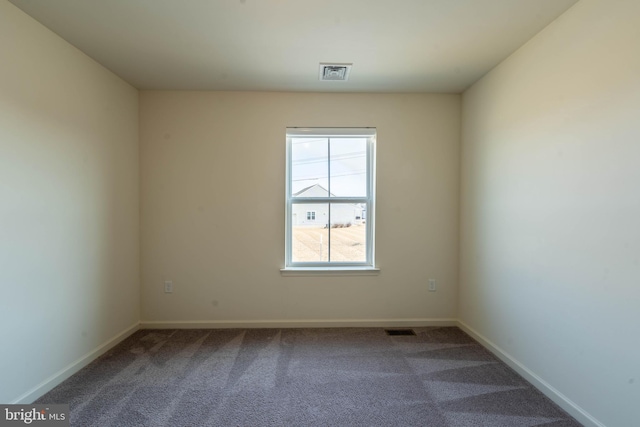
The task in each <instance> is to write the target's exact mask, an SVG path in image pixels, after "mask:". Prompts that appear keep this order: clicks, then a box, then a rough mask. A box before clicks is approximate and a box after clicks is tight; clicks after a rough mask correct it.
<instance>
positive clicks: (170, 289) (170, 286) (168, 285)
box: [164, 280, 173, 294]
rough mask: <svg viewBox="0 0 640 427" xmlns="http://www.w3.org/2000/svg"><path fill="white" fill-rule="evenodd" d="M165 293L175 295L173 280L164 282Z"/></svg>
mask: <svg viewBox="0 0 640 427" xmlns="http://www.w3.org/2000/svg"><path fill="white" fill-rule="evenodd" d="M164 293H165V294H171V293H173V282H172V281H171V280H165V281H164Z"/></svg>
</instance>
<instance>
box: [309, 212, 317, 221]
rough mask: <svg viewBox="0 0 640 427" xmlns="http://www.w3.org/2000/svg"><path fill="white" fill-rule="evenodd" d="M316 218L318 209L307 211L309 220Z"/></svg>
mask: <svg viewBox="0 0 640 427" xmlns="http://www.w3.org/2000/svg"><path fill="white" fill-rule="evenodd" d="M315 220H316V211H307V221H315Z"/></svg>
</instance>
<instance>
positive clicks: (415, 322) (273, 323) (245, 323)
mask: <svg viewBox="0 0 640 427" xmlns="http://www.w3.org/2000/svg"><path fill="white" fill-rule="evenodd" d="M457 324H458V323H457V320H456V319H336V320H324V319H318V320H193V321H185V320H176V321H142V322H140V328H141V329H227V328H355V327H357V328H377V327H380V328H385V327H390V328H393V327H420V326H457Z"/></svg>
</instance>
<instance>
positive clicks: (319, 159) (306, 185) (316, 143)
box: [291, 138, 329, 197]
mask: <svg viewBox="0 0 640 427" xmlns="http://www.w3.org/2000/svg"><path fill="white" fill-rule="evenodd" d="M328 155H329V139H328V138H292V140H291V195H292V197H328V196H329V190H328V188H329V179H328V173H329V170H328V165H329V164H328V162H329V159H328Z"/></svg>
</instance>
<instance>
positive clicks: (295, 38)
mask: <svg viewBox="0 0 640 427" xmlns="http://www.w3.org/2000/svg"><path fill="white" fill-rule="evenodd" d="M10 1H11V2H12V3H13V4H15V5H16V6H18V7H19V8H21V9H22V10H24V11H25V12H26V13H28V14H29V15H31V16H32V17H34V18H35V19H36V20H38V21H40V22H41V23H42V24H44V25H45V26H47V27H48V28H50V29H51V30H53V31H54V32H55V33H57V34H59V35H60V36H61V37H62V38H64V39H65V40H67V41H68V42H69V43H71V44H73V45H74V46H76V47H78V48H79V49H80V50H82V51H83V52H85V53H86V54H87V55H89V56H90V57H92V58H94V59H95V60H96V61H98V62H99V63H101V64H103V65H104V66H105V67H107V68H109V69H110V70H112V71H113V72H114V73H116V74H117V75H119V76H120V77H122V78H123V79H124V80H126V81H128V82H129V83H131V84H132V85H133V86H135V87H137V88H139V89H188V90H274V91H320V92H460V91H463V90H464V89H466V88H467V87H469V86H470V85H471V84H472V83H473V82H475V81H476V80H477V79H479V78H480V77H481V76H482V75H484V74H485V73H486V72H488V71H489V70H491V68H493V67H494V66H496V65H497V64H498V63H500V62H501V61H502V60H503V59H505V58H506V57H507V56H509V54H511V53H512V52H513V51H515V50H516V49H517V48H518V47H520V46H522V45H523V44H524V43H526V42H527V40H529V39H531V37H533V36H534V35H535V34H536V33H538V32H539V31H540V30H541V29H543V28H544V27H545V26H546V25H548V24H549V23H550V22H551V21H553V20H554V19H555V18H557V17H558V16H559V15H560V14H562V13H563V12H564V11H565V10H567V9H568V8H569V7H571V6H572V5H573V4H574V3H576V1H577V0H393V1H392V0H10ZM320 62H351V63H353V69H352V71H351V75H350V78H349V81H347V82H321V81H319V80H318V64H319V63H320Z"/></svg>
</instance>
